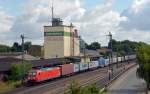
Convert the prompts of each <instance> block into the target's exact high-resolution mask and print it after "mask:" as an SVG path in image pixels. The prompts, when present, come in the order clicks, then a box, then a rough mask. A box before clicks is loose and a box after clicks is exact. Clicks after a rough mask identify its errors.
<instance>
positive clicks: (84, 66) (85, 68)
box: [80, 63, 89, 71]
mask: <svg viewBox="0 0 150 94" xmlns="http://www.w3.org/2000/svg"><path fill="white" fill-rule="evenodd" d="M88 66H89V63H80V71H83V70H87V69H88Z"/></svg>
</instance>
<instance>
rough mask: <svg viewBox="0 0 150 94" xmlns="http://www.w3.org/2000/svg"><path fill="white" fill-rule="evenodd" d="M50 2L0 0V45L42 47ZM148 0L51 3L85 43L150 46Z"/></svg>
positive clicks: (86, 0)
mask: <svg viewBox="0 0 150 94" xmlns="http://www.w3.org/2000/svg"><path fill="white" fill-rule="evenodd" d="M51 2H52V0H0V44H6V45H12V44H13V42H21V39H20V35H21V34H24V35H25V36H26V39H25V41H32V43H33V44H40V45H43V42H44V33H43V32H44V31H43V29H44V28H43V26H45V25H51V22H50V21H51V9H50V7H51ZM149 5H150V0H54V16H55V17H60V18H62V19H63V21H64V24H65V25H69V24H70V23H73V25H74V26H75V27H76V28H77V29H78V33H79V35H80V36H81V37H82V38H83V39H84V40H85V41H86V42H87V43H91V42H93V41H97V42H100V43H101V44H102V45H107V44H108V41H109V40H108V37H107V36H106V35H108V34H109V32H112V34H113V39H116V40H118V41H122V40H127V39H128V40H131V41H137V42H139V41H142V42H146V43H149V44H150V19H149V17H150V6H149Z"/></svg>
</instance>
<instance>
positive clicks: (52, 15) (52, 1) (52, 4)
mask: <svg viewBox="0 0 150 94" xmlns="http://www.w3.org/2000/svg"><path fill="white" fill-rule="evenodd" d="M53 2H54V1H53V0H52V8H51V9H52V22H53V18H54V6H53Z"/></svg>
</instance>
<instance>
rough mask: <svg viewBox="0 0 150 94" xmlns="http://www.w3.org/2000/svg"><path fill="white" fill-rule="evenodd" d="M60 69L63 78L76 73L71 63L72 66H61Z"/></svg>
mask: <svg viewBox="0 0 150 94" xmlns="http://www.w3.org/2000/svg"><path fill="white" fill-rule="evenodd" d="M60 69H61V75H62V76H64V75H68V74H72V73H73V72H74V64H73V63H70V64H64V65H60Z"/></svg>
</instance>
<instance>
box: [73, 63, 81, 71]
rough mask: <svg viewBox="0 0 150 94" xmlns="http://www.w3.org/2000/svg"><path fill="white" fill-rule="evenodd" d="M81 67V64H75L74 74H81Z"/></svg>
mask: <svg viewBox="0 0 150 94" xmlns="http://www.w3.org/2000/svg"><path fill="white" fill-rule="evenodd" d="M79 66H80V65H79V64H74V72H79V71H80V67H79Z"/></svg>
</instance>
